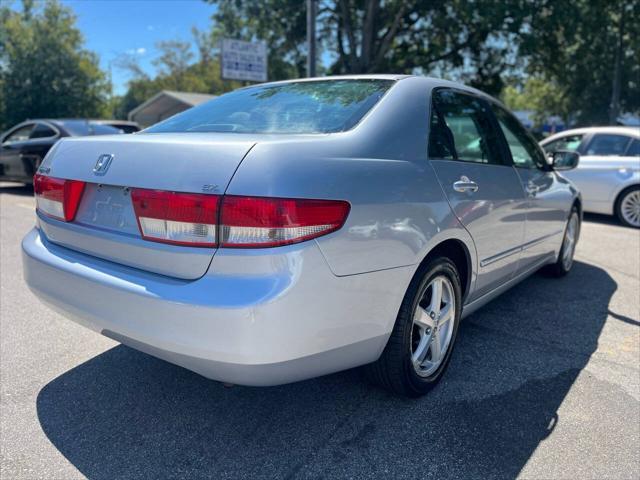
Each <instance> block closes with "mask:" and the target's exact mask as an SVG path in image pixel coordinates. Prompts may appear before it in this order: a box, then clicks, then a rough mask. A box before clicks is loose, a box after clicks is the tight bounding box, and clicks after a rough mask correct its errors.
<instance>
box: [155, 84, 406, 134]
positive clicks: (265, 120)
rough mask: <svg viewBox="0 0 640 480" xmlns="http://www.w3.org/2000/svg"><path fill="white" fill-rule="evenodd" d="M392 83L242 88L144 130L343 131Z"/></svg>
mask: <svg viewBox="0 0 640 480" xmlns="http://www.w3.org/2000/svg"><path fill="white" fill-rule="evenodd" d="M393 83H394V82H393V81H392V80H365V79H360V80H330V81H312V82H294V83H283V84H279V85H264V86H255V87H250V88H244V89H240V90H236V91H234V92H231V93H227V94H226V95H222V96H220V97H217V98H215V99H213V100H211V101H209V102H207V103H205V104H202V105H199V106H197V107H195V108H192V109H190V110H187V111H185V112H183V113H180V114H178V115H176V116H174V117H171V118H169V119H168V120H165V121H163V122H161V123H158V124H157V125H154V126H153V127H151V128H149V129H147V130H146V132H150V133H160V132H237V133H333V132H343V131H345V130H349V129H350V128H352V127H353V126H354V125H356V124H357V123H358V122H359V121H360V119H361V118H362V117H363V116H364V115H365V114H366V113H367V112H368V111H369V110H370V109H371V107H373V106H374V105H375V104H376V102H378V100H380V98H381V97H382V96H383V95H384V94H385V92H386V91H387V90H388V89H389V87H391V85H392V84H393Z"/></svg>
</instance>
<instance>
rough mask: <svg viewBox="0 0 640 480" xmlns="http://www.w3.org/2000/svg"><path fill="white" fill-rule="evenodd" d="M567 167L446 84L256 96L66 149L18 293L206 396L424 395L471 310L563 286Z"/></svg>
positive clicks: (507, 120)
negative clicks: (358, 386)
mask: <svg viewBox="0 0 640 480" xmlns="http://www.w3.org/2000/svg"><path fill="white" fill-rule="evenodd" d="M556 157H557V159H556V160H554V164H553V165H549V164H548V163H547V162H546V161H545V158H544V154H543V153H542V151H541V150H540V148H539V146H538V145H537V144H536V142H535V141H534V140H533V139H531V138H530V136H529V135H528V134H527V133H526V132H525V131H524V130H523V129H522V127H521V125H520V124H519V123H518V122H517V120H515V118H514V117H512V116H511V115H510V114H509V113H508V112H506V111H505V110H504V108H503V107H502V106H501V105H499V104H498V103H497V102H496V101H494V100H493V99H491V98H490V97H488V96H486V95H484V94H482V93H481V92H478V91H476V90H473V89H470V88H467V87H464V86H461V85H457V84H453V83H450V82H445V81H440V80H435V79H428V78H420V77H411V76H391V75H373V76H357V77H337V78H331V79H310V80H305V81H291V82H280V83H271V84H262V85H256V86H252V87H247V88H243V89H240V90H237V91H235V92H232V93H229V94H226V95H222V96H220V97H218V98H216V99H214V100H212V101H211V102H208V103H206V104H203V105H200V106H198V107H196V108H193V109H190V110H187V111H185V112H183V113H181V114H178V115H176V116H174V117H171V118H169V119H167V120H165V121H163V122H161V123H159V124H157V125H155V126H152V127H151V128H148V129H146V130H144V131H142V132H140V133H138V134H136V135H120V136H103V137H95V138H80V139H75V138H73V139H71V138H70V139H63V140H61V141H60V142H58V143H57V144H56V145H55V146H54V147H53V148H52V149H51V150H50V152H49V154H48V155H47V157H46V158H45V159H44V161H43V162H42V165H41V166H40V168H39V169H38V172H37V174H36V176H35V178H34V191H35V195H36V205H37V210H36V218H37V224H36V227H35V228H34V229H33V230H32V231H31V232H30V233H29V234H28V235H27V236H26V238H25V239H24V241H23V244H22V248H23V260H24V274H25V278H26V281H27V283H28V285H29V286H30V288H31V289H32V290H33V291H34V292H35V294H36V295H37V296H38V297H39V298H40V299H42V301H44V302H45V303H47V304H49V305H51V306H52V307H53V308H54V309H56V310H58V311H59V312H61V313H62V314H63V315H65V316H67V317H69V318H71V319H73V320H75V321H76V322H78V323H80V324H82V325H85V326H87V327H89V328H92V329H94V330H96V331H97V332H100V333H102V334H103V335H106V336H108V337H110V338H113V339H115V340H117V341H119V342H121V343H123V344H126V345H129V346H131V347H133V348H136V349H139V350H141V351H144V352H147V353H149V354H151V355H155V356H157V357H159V358H162V359H165V360H167V361H170V362H173V363H175V364H178V365H182V366H184V367H186V368H188V369H191V370H193V371H195V372H198V373H200V374H202V375H204V376H206V377H208V378H212V379H216V380H220V381H224V382H229V383H236V384H243V385H256V386H258V385H276V384H282V383H287V382H292V381H297V380H302V379H306V378H311V377H315V376H319V375H323V374H328V373H331V372H336V371H339V370H344V369H348V368H352V367H357V366H361V365H367V367H366V371H367V372H368V375H369V377H370V378H371V379H372V380H374V381H375V382H377V383H379V384H381V385H383V386H385V387H387V388H389V389H391V390H393V391H395V392H397V393H400V394H405V395H411V396H415V395H421V394H424V393H426V392H427V391H428V390H429V389H431V388H432V387H433V386H434V385H435V384H436V383H437V382H438V381H439V379H440V378H441V377H442V374H443V372H444V371H445V369H446V366H447V364H448V363H449V359H450V357H451V352H452V348H453V345H454V341H455V337H456V332H457V327H458V324H459V321H460V319H461V317H462V313H463V307H464V313H465V314H468V313H470V312H472V311H473V310H474V309H476V308H478V307H480V306H481V305H482V304H484V303H486V302H487V301H489V300H490V299H491V298H493V297H495V296H496V295H498V294H499V293H501V292H502V291H504V290H505V289H506V288H508V287H509V286H511V285H513V284H514V283H515V282H517V281H519V280H521V279H522V278H524V277H525V276H526V275H529V274H530V273H532V272H534V271H535V270H536V269H538V268H540V267H542V266H544V265H546V264H550V267H552V269H553V272H555V274H557V275H564V274H566V273H568V271H569V269H570V268H571V265H572V264H573V252H574V248H575V244H576V242H577V238H578V234H579V229H580V214H579V212H580V199H579V195H578V193H577V191H576V190H575V189H574V188H573V186H572V185H571V184H570V183H569V182H568V181H566V180H565V179H563V178H562V177H561V176H558V175H556V173H555V172H554V169H561V168H562V169H567V168H571V167H572V166H575V165H576V163H577V157H576V156H575V154H573V153H571V152H569V153H562V152H559V153H557V155H556ZM525 189H526V192H528V193H525ZM534 189H535V190H534ZM532 192H533V193H532ZM529 211H531V212H532V214H531V215H529V213H528V212H529ZM526 222H530V223H527V225H528V227H527V228H525V223H526ZM70 341H73V339H70Z"/></svg>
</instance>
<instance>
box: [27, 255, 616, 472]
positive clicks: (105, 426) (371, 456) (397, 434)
mask: <svg viewBox="0 0 640 480" xmlns="http://www.w3.org/2000/svg"><path fill="white" fill-rule="evenodd" d="M577 284H579V285H580V287H581V288H579V289H577V288H576V285H577ZM615 290H616V283H615V282H614V281H613V280H612V279H611V277H610V276H609V275H608V274H607V273H606V272H605V271H604V270H602V269H600V268H597V267H595V266H592V265H588V264H585V263H581V262H576V263H575V265H574V270H573V271H572V272H571V274H570V275H569V276H568V277H565V278H563V279H559V280H555V279H553V280H552V279H547V278H544V277H542V276H540V275H535V276H533V277H531V278H529V279H527V280H525V281H524V282H522V283H521V284H519V285H518V286H516V287H514V288H513V289H511V290H510V291H509V292H507V293H505V294H504V295H502V296H501V297H500V298H498V299H496V300H495V301H494V302H492V303H491V304H489V305H487V306H486V307H485V308H483V309H482V310H480V311H478V312H476V313H475V314H474V315H472V316H471V317H469V318H468V319H467V320H465V321H464V322H463V323H462V325H461V327H460V332H459V337H458V343H457V346H456V352H455V353H454V356H453V360H452V363H451V366H450V369H449V371H448V372H447V375H446V376H445V379H444V380H443V382H442V383H441V384H440V385H439V386H438V387H436V388H435V389H434V390H433V391H432V392H431V393H430V394H429V395H427V396H426V397H423V398H421V399H417V400H408V399H401V398H397V397H394V396H393V395H391V394H388V393H387V392H385V391H383V390H381V389H378V388H376V387H373V386H371V385H369V384H368V383H367V382H366V381H365V380H363V379H362V377H361V375H360V374H359V372H358V371H357V370H351V371H347V372H342V373H339V374H334V375H329V376H326V377H322V378H318V379H314V380H309V381H305V382H300V383H295V384H291V385H284V386H279V387H270V388H247V387H233V388H224V387H223V386H222V385H221V384H219V383H217V382H213V381H209V380H206V379H204V378H203V377H200V376H199V375H196V374H194V373H191V372H189V371H187V370H184V369H182V368H179V367H176V366H173V365H171V364H169V363H165V362H163V361H161V360H157V359H155V358H153V357H151V356H148V355H145V354H142V353H139V352H137V351H135V350H132V349H130V348H127V347H124V346H117V347H114V348H112V349H110V350H108V351H106V352H104V353H103V354H101V355H98V356H96V357H94V358H92V359H91V360H89V361H87V362H86V363H83V364H81V365H79V366H77V367H75V368H73V369H72V370H70V371H68V372H66V373H64V374H63V375H61V376H59V377H58V378H56V379H55V380H53V381H52V382H50V383H49V384H48V385H46V386H45V387H44V388H43V389H42V390H41V391H40V392H39V395H38V399H37V412H38V417H39V420H40V423H41V426H42V429H43V430H44V432H45V433H46V435H47V437H48V438H49V440H50V441H51V442H52V443H53V445H55V447H56V448H57V449H58V450H59V451H60V452H61V453H62V454H63V455H64V456H65V457H66V458H67V459H68V460H69V461H70V462H71V463H72V464H73V465H74V466H75V467H77V468H78V470H79V471H80V472H81V473H82V474H84V475H85V476H86V477H88V478H89V479H114V478H239V477H249V478H255V477H260V478H299V477H328V478H333V477H358V478H363V477H364V478H366V477H370V476H374V475H378V476H380V475H384V476H392V477H396V478H400V477H406V476H410V475H411V476H414V477H418V476H419V477H424V478H430V477H431V476H433V477H437V478H484V479H486V478H500V479H502V478H513V477H515V476H517V474H518V472H520V471H521V469H522V468H523V466H524V465H525V464H526V463H527V461H528V460H529V459H530V457H531V455H532V454H533V452H534V451H535V450H536V448H537V447H538V446H539V445H540V443H541V442H542V441H543V440H544V439H545V438H547V437H548V436H549V435H550V434H551V433H552V432H553V430H554V428H555V426H556V425H557V424H558V423H559V422H561V421H562V419H561V418H559V413H558V410H559V407H560V405H561V404H562V402H563V399H564V398H565V396H566V395H567V393H568V392H569V390H570V389H571V387H572V385H573V384H574V382H575V381H576V378H577V376H578V374H579V373H580V371H581V370H582V368H584V366H585V365H586V363H587V361H588V360H589V357H590V355H591V354H592V353H593V352H594V351H595V350H596V347H597V342H598V337H599V335H600V332H601V330H602V327H603V324H604V323H605V320H606V318H607V312H608V306H609V301H610V298H611V296H612V294H613V293H614V291H615ZM560 304H562V305H563V308H558V305H560ZM613 414H614V412H611V415H613ZM605 415H606V414H605ZM603 421H604V419H603Z"/></svg>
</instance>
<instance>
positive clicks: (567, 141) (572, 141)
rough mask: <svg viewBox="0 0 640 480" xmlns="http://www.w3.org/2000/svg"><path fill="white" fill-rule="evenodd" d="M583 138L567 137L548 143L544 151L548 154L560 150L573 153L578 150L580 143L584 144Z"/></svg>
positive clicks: (580, 136)
mask: <svg viewBox="0 0 640 480" xmlns="http://www.w3.org/2000/svg"><path fill="white" fill-rule="evenodd" d="M583 137H584V135H567V136H566V137H562V138H559V139H557V140H554V141H553V142H551V143H547V144H546V145H545V146H544V151H545V152H547V153H553V152H557V151H558V150H569V151H571V152H575V151H577V150H578V147H579V146H580V143H582V139H583Z"/></svg>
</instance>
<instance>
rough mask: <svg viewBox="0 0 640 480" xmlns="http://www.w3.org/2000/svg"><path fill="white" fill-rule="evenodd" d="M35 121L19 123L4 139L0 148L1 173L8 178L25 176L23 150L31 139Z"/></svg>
mask: <svg viewBox="0 0 640 480" xmlns="http://www.w3.org/2000/svg"><path fill="white" fill-rule="evenodd" d="M33 127H34V124H33V123H26V124H23V125H19V126H18V127H16V128H14V129H13V130H12V131H10V132H9V133H8V134H7V135H6V136H5V137H4V138H3V139H2V150H0V175H2V176H3V177H5V178H8V179H21V178H22V177H23V176H24V167H23V163H22V150H23V148H24V145H25V143H27V142H28V141H29V135H30V134H31V131H32V130H33Z"/></svg>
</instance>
